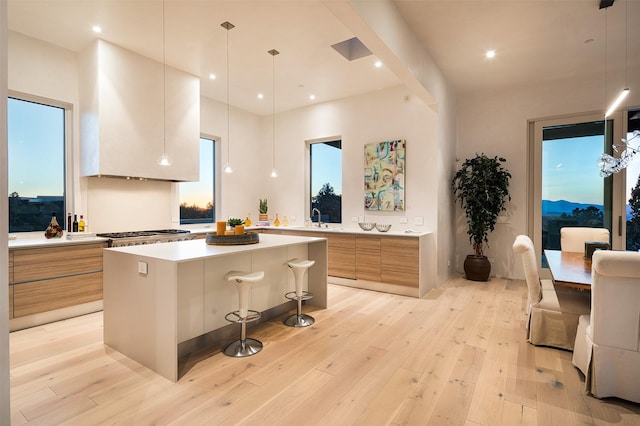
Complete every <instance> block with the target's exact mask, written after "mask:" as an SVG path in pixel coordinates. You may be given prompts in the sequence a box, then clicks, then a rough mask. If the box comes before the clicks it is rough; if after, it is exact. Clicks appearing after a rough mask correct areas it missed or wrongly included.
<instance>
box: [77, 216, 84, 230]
mask: <svg viewBox="0 0 640 426" xmlns="http://www.w3.org/2000/svg"><path fill="white" fill-rule="evenodd" d="M84 230H85V223H84V216H83V215H80V221H79V222H78V232H84Z"/></svg>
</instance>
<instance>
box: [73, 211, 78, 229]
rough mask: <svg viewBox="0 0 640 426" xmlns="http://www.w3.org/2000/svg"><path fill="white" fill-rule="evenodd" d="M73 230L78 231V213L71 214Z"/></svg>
mask: <svg viewBox="0 0 640 426" xmlns="http://www.w3.org/2000/svg"><path fill="white" fill-rule="evenodd" d="M72 226H73V232H78V215H77V214H74V215H73V224H72Z"/></svg>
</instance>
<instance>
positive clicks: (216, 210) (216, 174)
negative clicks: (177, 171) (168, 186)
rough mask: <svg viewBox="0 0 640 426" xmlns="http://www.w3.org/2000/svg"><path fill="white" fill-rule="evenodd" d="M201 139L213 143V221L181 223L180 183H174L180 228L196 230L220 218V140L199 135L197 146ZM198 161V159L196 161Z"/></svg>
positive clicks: (205, 134) (215, 137)
mask: <svg viewBox="0 0 640 426" xmlns="http://www.w3.org/2000/svg"><path fill="white" fill-rule="evenodd" d="M201 139H206V140H209V141H211V142H212V143H213V220H212V221H211V222H201V223H184V224H183V223H182V218H181V217H180V204H181V198H180V184H181V182H178V183H176V185H175V189H176V191H175V205H176V209H177V218H178V225H179V226H180V227H182V228H187V229H188V228H196V227H199V226H209V225H212V224H214V223H215V222H216V218H218V217H220V190H221V185H220V182H221V174H220V171H221V165H220V160H221V151H220V150H221V146H220V145H221V144H220V138H219V137H218V136H213V135H210V134H207V133H201V134H200V137H199V139H198V144H200V140H201ZM198 160H200V159H198Z"/></svg>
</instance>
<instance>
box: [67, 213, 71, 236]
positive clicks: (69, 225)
mask: <svg viewBox="0 0 640 426" xmlns="http://www.w3.org/2000/svg"><path fill="white" fill-rule="evenodd" d="M71 229H72V228H71V213H67V232H71Z"/></svg>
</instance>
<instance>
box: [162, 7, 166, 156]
mask: <svg viewBox="0 0 640 426" xmlns="http://www.w3.org/2000/svg"><path fill="white" fill-rule="evenodd" d="M164 19H165V12H164V0H163V1H162V155H164V156H165V158H166V155H167V57H166V40H165V37H166V36H165V22H164Z"/></svg>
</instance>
